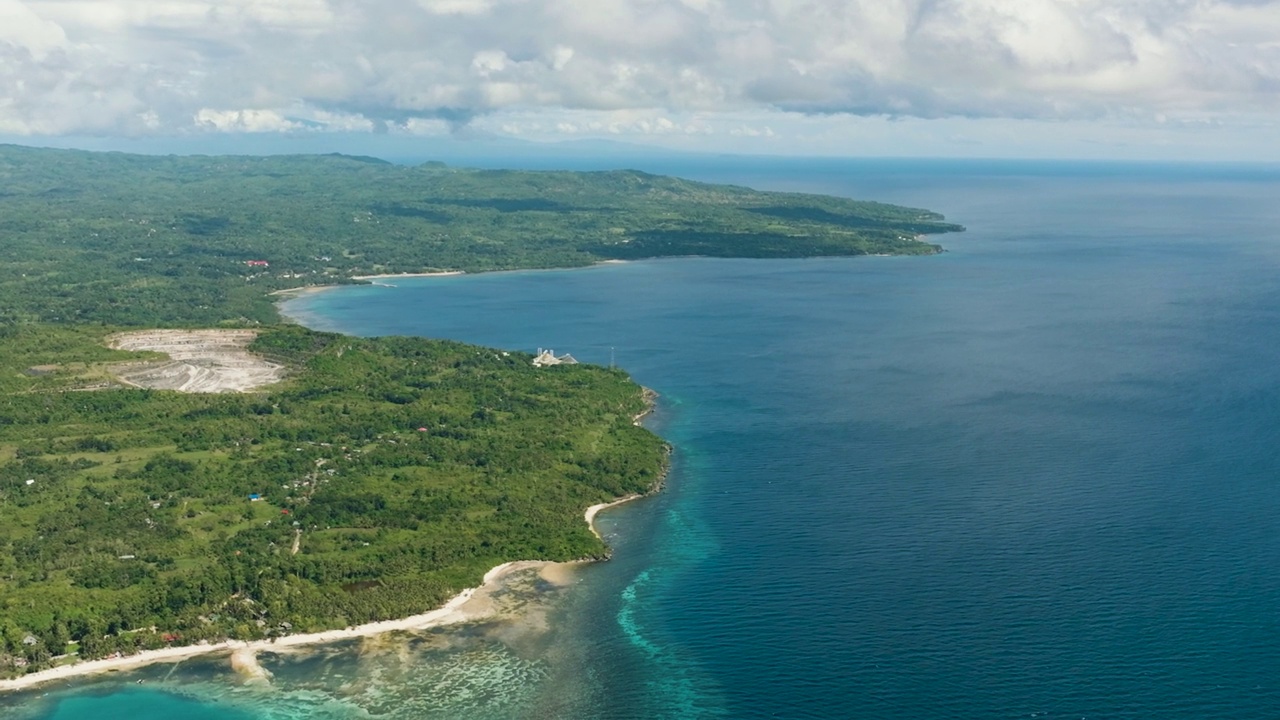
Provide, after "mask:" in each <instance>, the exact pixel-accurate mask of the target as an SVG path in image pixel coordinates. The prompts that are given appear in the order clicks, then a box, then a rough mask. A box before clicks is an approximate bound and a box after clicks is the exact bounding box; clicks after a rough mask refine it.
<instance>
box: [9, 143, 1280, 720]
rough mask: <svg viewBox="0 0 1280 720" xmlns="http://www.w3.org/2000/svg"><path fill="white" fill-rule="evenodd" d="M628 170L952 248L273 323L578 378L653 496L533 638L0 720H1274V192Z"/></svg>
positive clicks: (1066, 181) (546, 282) (473, 294)
mask: <svg viewBox="0 0 1280 720" xmlns="http://www.w3.org/2000/svg"><path fill="white" fill-rule="evenodd" d="M644 169H648V170H653V171H657V172H670V173H674V174H680V175H684V176H687V177H694V178H698V179H708V180H715V181H731V182H737V183H739V184H744V185H751V186H755V187H760V188H767V189H785V190H803V191H814V192H827V193H833V194H841V195H849V196H854V197H860V198H867V199H876V200H883V201H888V202H895V203H901V204H908V205H914V206H920V207H925V208H929V209H932V210H938V211H940V212H943V213H945V214H946V215H947V216H948V218H949V219H951V220H953V221H955V222H959V223H962V224H964V225H966V226H967V227H968V228H969V230H968V232H966V233H963V234H958V235H946V236H942V237H941V238H939V239H938V241H939V242H941V244H943V245H944V246H945V247H946V248H947V250H948V252H946V253H945V254H942V255H938V256H934V257H923V258H854V259H815V260H785V261H763V260H712V259H675V260H661V261H646V262H635V263H628V264H619V265H604V266H598V267H595V268H590V269H583V270H566V271H546V272H515V273H497V274H491V275H478V276H460V277H448V278H430V279H397V280H393V281H391V282H392V283H394V285H395V287H376V286H375V287H369V286H365V287H352V288H343V289H340V290H333V291H329V292H325V293H320V294H316V295H312V296H308V297H303V298H300V299H298V300H294V301H291V302H290V303H289V304H288V306H287V308H286V310H287V312H288V313H289V314H290V315H292V316H293V317H296V318H299V319H300V320H302V321H304V322H305V323H306V324H308V325H310V326H312V327H316V328H320V329H330V330H340V331H344V332H350V333H355V334H360V335H383V334H415V335H425V336H432V337H445V338H452V339H458V340H463V341H467V342H474V343H480V344H484V345H491V346H497V347H502V348H508V349H518V350H529V351H532V350H534V349H535V348H537V347H551V348H554V349H556V350H557V351H558V352H571V353H573V355H575V356H576V357H577V358H578V359H580V360H584V361H588V362H597V363H608V362H609V360H610V357H611V356H612V357H613V358H615V360H616V362H617V364H618V365H620V366H622V367H624V368H626V369H627V370H629V371H630V372H631V373H632V374H633V376H634V377H635V379H636V380H637V381H638V382H640V383H642V384H644V385H646V386H649V387H651V388H654V389H656V390H657V391H658V392H660V393H661V395H662V397H661V400H660V405H659V409H658V412H657V413H656V414H655V415H654V416H653V417H652V418H651V420H650V421H649V425H650V427H652V428H653V429H654V430H655V431H657V432H659V433H660V434H662V435H663V436H664V437H666V438H667V439H668V440H669V441H670V442H671V443H672V444H673V445H674V447H675V451H676V452H675V456H674V467H673V472H672V473H671V475H670V478H669V483H668V487H667V489H666V491H665V492H663V493H662V494H660V495H658V496H655V497H653V498H650V499H647V500H643V501H640V502H636V503H632V504H630V505H627V506H623V507H622V508H619V509H617V510H615V511H612V512H610V513H607V514H605V515H604V516H603V521H602V526H603V528H604V529H605V531H606V534H607V535H608V537H609V539H610V541H611V543H612V544H613V545H614V547H615V550H616V552H615V555H614V559H613V560H611V561H610V562H608V563H603V564H599V565H595V566H591V567H589V568H587V569H586V570H584V571H582V573H581V578H580V582H579V583H578V584H577V585H576V586H574V588H573V589H572V590H571V591H570V592H568V593H567V594H566V595H565V597H564V598H563V599H561V600H559V601H558V602H557V605H556V609H555V610H554V611H553V612H552V614H551V616H550V620H551V622H550V625H551V626H552V630H551V631H550V633H549V636H548V637H546V638H544V639H542V640H541V641H539V642H538V643H537V644H536V647H531V646H528V645H524V646H522V645H520V644H519V643H515V644H506V645H504V644H503V642H502V641H501V639H498V640H495V639H493V638H492V637H485V638H482V639H479V640H474V639H473V640H474V641H473V642H471V643H470V644H468V643H467V642H463V641H462V640H458V641H456V642H455V641H452V640H450V641H448V642H445V641H443V640H441V641H440V642H441V643H443V645H440V644H439V643H438V644H437V646H433V647H432V649H431V651H430V652H428V653H426V654H419V655H414V656H413V657H412V659H411V660H410V661H406V660H404V659H403V658H401V659H400V660H397V661H392V660H385V659H384V660H379V661H378V663H376V664H374V665H369V664H362V662H363V661H361V660H359V658H358V657H357V656H359V653H355V652H353V653H351V655H352V658H354V659H351V658H349V659H346V660H344V659H343V657H342V655H341V653H339V652H338V651H337V650H335V651H334V652H333V653H332V654H331V655H330V656H326V657H324V658H319V659H312V660H308V661H306V662H303V661H292V663H291V664H288V665H281V666H276V667H273V671H274V672H275V673H276V681H275V685H274V687H272V688H269V689H266V690H263V689H257V690H254V691H252V692H250V691H248V690H245V689H244V688H240V687H239V686H238V685H237V684H236V683H235V682H234V681H233V680H230V679H227V678H226V677H225V676H224V675H218V674H217V673H215V672H213V671H211V670H207V669H206V670H201V669H200V666H198V665H197V666H192V667H187V668H184V669H181V670H180V671H179V673H178V676H177V677H178V678H179V679H173V678H172V677H170V676H169V675H166V673H169V672H170V670H171V669H166V668H160V669H153V670H152V671H149V672H150V673H151V674H149V675H147V676H146V679H147V680H148V683H147V684H145V685H143V686H141V688H146V690H142V689H141V688H140V687H138V686H133V685H130V684H128V680H121V681H114V680H108V681H97V682H93V683H90V684H88V685H87V686H85V687H79V686H76V687H72V688H71V689H70V690H65V689H58V688H54V689H52V690H48V691H47V692H49V693H50V694H49V696H48V697H44V698H39V697H37V695H36V694H28V695H26V696H21V697H18V698H17V699H14V698H12V697H11V698H9V699H8V700H5V699H3V698H0V714H2V712H3V711H5V708H6V705H5V704H4V703H6V702H7V703H9V704H8V707H9V708H11V709H14V710H20V711H22V712H23V715H24V717H29V718H39V719H40V720H46V719H54V718H56V720H84V719H86V718H93V719H94V720H104V719H105V718H114V717H122V718H130V720H149V719H150V718H169V717H184V718H189V719H190V720H197V719H198V718H202V717H204V716H202V715H200V713H201V712H206V713H213V714H212V715H209V716H210V717H221V718H232V717H234V718H235V720H241V717H239V716H236V715H234V714H232V713H242V714H243V717H244V718H251V719H254V720H257V719H261V718H288V717H324V718H329V717H333V718H339V717H387V718H427V717H459V718H465V717H486V718H487V717H529V718H561V717H563V718H597V717H598V718H686V717H687V718H695V717H725V718H772V717H777V718H866V719H868V720H880V719H898V718H964V719H967V718H973V719H986V718H1032V717H1036V718H1070V719H1071V720H1076V719H1077V718H1089V719H1090V720H1098V719H1104V718H1111V719H1131V718H1132V719H1136V718H1144V719H1145V718H1161V719H1167V720H1183V719H1185V720H1201V719H1204V718H1240V719H1246V718H1250V719H1251V718H1256V719H1258V720H1275V719H1276V718H1280V169H1277V168H1265V167H1256V166H1255V167H1249V166H1176V165H1169V166H1161V165H1145V166H1132V165H1105V164H1065V163H1057V164H1054V163H984V162H976V161H970V162H940V161H939V162H932V161H835V160H807V161H801V160H767V159H754V160H744V159H719V160H710V161H705V162H700V163H694V162H692V161H691V162H689V163H688V164H684V165H675V164H671V163H668V164H666V165H663V166H649V167H644ZM395 662H399V663H400V664H399V665H396V664H394V663H395ZM344 663H345V664H344ZM406 663H407V664H406ZM321 676H323V677H324V678H326V681H325V682H323V683H321V682H319V681H316V680H315V678H316V677H321ZM132 677H133V676H130V678H132ZM166 678H168V679H167V680H166ZM370 678H373V680H371V679H370ZM374 680H377V682H374ZM353 687H354V688H356V689H354V690H353V689H352V688H353ZM218 688H223V691H219V690H218ZM215 700H216V701H217V702H215ZM175 703H185V704H186V705H187V706H180V705H175Z"/></svg>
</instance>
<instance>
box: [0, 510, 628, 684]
mask: <svg viewBox="0 0 1280 720" xmlns="http://www.w3.org/2000/svg"><path fill="white" fill-rule="evenodd" d="M640 497H643V496H642V495H629V496H627V497H624V498H620V499H618V500H614V501H613V502H608V503H600V504H598V505H592V506H591V507H589V508H587V510H586V512H585V513H584V514H583V517H584V518H585V519H586V521H587V524H588V525H589V526H590V527H591V531H592V532H593V533H595V535H596V537H601V536H600V532H599V531H598V530H597V529H596V526H595V518H596V515H597V514H599V513H600V512H601V511H602V510H606V509H608V508H612V507H616V506H618V505H621V504H623V503H626V502H630V501H632V500H635V499H637V498H640ZM576 564H578V563H558V562H550V561H545V560H516V561H513V562H507V563H503V564H501V565H498V566H496V567H494V568H492V569H491V570H489V572H487V573H485V575H484V579H483V580H482V581H481V584H480V585H479V586H478V587H474V588H467V589H466V590H463V591H462V592H460V593H458V594H457V595H455V596H453V598H451V599H450V600H449V601H448V602H447V603H445V604H444V605H443V606H441V607H439V608H436V609H435V610H432V611H430V612H425V613H422V614H420V615H413V616H411V617H406V618H401V619H399V620H384V621H381V622H373V623H368V624H365V625H358V626H355V627H349V628H345V629H342V630H326V631H324V632H317V633H301V634H298V635H286V636H283V637H278V638H274V639H270V640H253V641H242V640H225V641H223V642H219V643H204V644H198V645H186V646H182V647H168V648H161V649H159V650H146V651H143V652H140V653H138V654H136V655H126V656H122V657H114V658H103V659H101V660H89V661H85V662H78V663H73V664H70V665H61V666H58V667H55V668H50V669H48V670H41V671H39V672H35V673H31V674H30V675H24V676H22V677H20V678H15V679H12V680H0V692H5V691H13V690H23V689H27V688H31V687H34V686H36V685H41V684H44V683H49V682H54V681H58V680H67V679H70V678H74V677H79V676H82V675H94V674H97V673H104V672H113V671H122V670H130V669H134V668H139V667H142V666H144V665H151V664H155V663H165V662H178V661H181V660H185V659H187V658H192V657H196V656H199V655H209V654H213V653H223V652H225V653H228V654H229V656H230V657H229V662H230V663H231V666H232V667H233V668H234V669H235V670H236V671H237V672H240V673H241V674H243V675H246V676H247V677H249V678H251V679H257V680H261V681H265V680H267V679H268V676H267V675H266V674H265V672H264V671H262V669H261V668H260V667H259V666H258V664H257V660H256V658H257V654H258V653H260V652H280V651H283V650H286V649H289V648H297V647H302V646H306V645H318V644H323V643H332V642H339V641H342V640H352V639H355V638H362V637H369V636H372V635H380V634H382V633H388V632H397V631H407V630H425V629H427V628H433V627H442V626H446V625H456V624H459V623H465V622H470V621H473V620H480V619H483V618H485V617H488V616H490V615H491V614H492V613H493V607H492V603H490V602H489V596H490V595H491V594H492V593H493V592H495V591H497V590H499V589H501V587H502V582H503V579H504V578H506V577H507V576H509V575H511V574H513V573H517V572H520V571H523V570H527V569H530V568H540V569H541V570H542V572H543V573H544V574H546V573H548V572H551V575H552V576H554V575H560V576H563V572H562V571H564V570H567V569H568V568H569V567H570V566H573V565H576Z"/></svg>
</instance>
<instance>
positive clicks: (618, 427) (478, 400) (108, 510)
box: [0, 327, 665, 674]
mask: <svg viewBox="0 0 1280 720" xmlns="http://www.w3.org/2000/svg"><path fill="white" fill-rule="evenodd" d="M98 340H99V338H98V337H96V336H95V333H94V332H90V331H84V330H76V329H66V328H57V327H24V328H22V329H20V330H17V331H11V332H9V333H7V334H6V337H4V338H3V339H0V379H2V381H3V385H0V388H2V390H3V393H2V394H0V517H2V518H3V522H0V674H5V673H13V672H19V671H29V670H32V669H36V668H38V667H41V666H42V665H43V664H45V663H47V662H49V661H50V658H51V657H52V656H55V655H62V654H63V653H65V652H67V651H68V649H70V650H78V651H79V655H80V657H99V656H101V655H104V654H107V653H109V652H114V651H116V650H123V651H125V652H132V651H133V650H135V649H138V648H143V647H156V646H160V645H163V644H171V643H182V644H186V643H190V642H194V641H196V640H200V639H206V638H210V639H216V638H223V637H237V638H254V637H263V636H266V635H271V634H278V633H283V632H296V631H305V630H317V629H322V628H333V627H343V626H347V625H352V624H358V623H363V622H367V621H372V620H379V619H389V618H396V617H403V616H407V615H412V614H415V613H419V612H423V611H424V610H427V609H430V608H431V607H434V606H436V605H438V604H439V603H441V602H443V601H444V600H445V599H446V598H448V597H449V596H450V595H452V594H453V593H456V592H457V591H459V590H461V589H462V588H464V587H470V586H474V585H476V584H477V583H478V581H479V579H480V577H481V576H482V575H483V574H484V572H485V571H486V570H488V569H489V568H490V567H493V566H494V565H497V564H499V563H502V562H504V561H507V560H513V559H525V558H528V559H548V560H569V559H574V558H582V557H600V556H602V555H603V554H604V553H605V552H606V548H605V547H604V545H603V544H602V543H601V541H600V540H599V539H598V538H596V537H595V536H594V535H593V534H592V533H591V532H590V529H589V528H588V527H587V525H586V523H584V522H583V519H582V511H583V509H584V508H585V507H587V506H588V505H591V504H594V503H597V502H601V501H605V500H609V499H612V498H615V497H618V496H621V495H626V494H630V493H642V492H647V491H649V490H651V489H652V487H653V486H654V485H655V483H657V482H658V481H659V479H660V473H661V468H662V467H663V464H664V453H665V450H664V445H663V443H662V442H661V441H660V440H659V439H658V438H656V437H655V436H654V435H653V434H652V433H650V432H649V431H647V430H645V429H643V428H640V427H638V426H636V425H635V424H634V423H633V422H632V419H633V417H634V416H635V415H636V414H638V413H640V412H642V411H643V410H644V407H645V404H644V400H643V398H642V396H641V391H640V388H639V387H637V386H636V385H634V384H633V383H631V382H630V381H629V380H628V378H627V377H626V375H625V374H624V373H622V372H620V371H614V370H609V369H605V368H600V367H592V366H585V365H578V366H559V367H553V368H535V367H533V365H532V364H531V363H530V359H531V358H530V356H529V355H527V354H523V353H504V352H500V351H495V350H489V349H485V348H478V347H473V346H468V345H462V344H459V343H453V342H447V341H436V340H425V339H417V338H382V339H376V340H365V339H357V338H351V337H345V336H340V335H332V334H323V333H314V332H310V331H307V330H304V329H302V328H297V327H282V328H280V329H275V330H271V331H267V332H265V333H263V334H262V335H261V336H260V337H259V338H258V340H257V341H256V342H255V344H254V345H253V346H252V347H251V349H252V350H254V351H255V352H259V353H262V354H264V355H266V356H268V357H271V358H275V359H278V360H281V361H285V362H287V363H289V364H290V365H291V366H292V367H294V368H296V370H295V372H294V374H293V377H292V378H291V379H289V380H287V381H285V382H284V383H282V384H280V385H278V386H275V387H272V388H270V389H269V391H267V392H264V393H261V394H223V395H201V394H182V393H177V392H171V391H151V390H145V389H125V388H119V389H112V390H102V391H96V392H93V391H90V392H74V391H73V390H74V389H76V388H78V387H81V386H82V385H83V384H84V382H85V380H84V377H85V374H86V372H88V371H89V370H91V369H92V368H94V367H98V366H100V364H101V363H104V362H110V361H113V360H120V359H126V358H130V357H132V355H130V354H126V353H117V352H115V351H111V350H107V349H105V348H103V347H102V346H101V345H100V344H99V343H98ZM32 367H39V368H41V369H40V371H38V372H34V373H33V372H32V371H31V368H32ZM255 496H256V498H257V499H254V498H255ZM152 627H155V628H157V630H156V631H155V632H152V631H151V630H150V628H152ZM24 640H28V642H26V643H24ZM32 640H34V642H31V641H32ZM68 641H75V643H76V644H72V645H71V646H70V648H68V645H67V643H68Z"/></svg>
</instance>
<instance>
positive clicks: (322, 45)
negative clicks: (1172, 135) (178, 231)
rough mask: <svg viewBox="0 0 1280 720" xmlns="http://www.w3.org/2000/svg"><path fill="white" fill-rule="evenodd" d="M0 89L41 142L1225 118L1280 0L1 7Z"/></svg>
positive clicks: (1262, 73) (1279, 64)
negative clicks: (553, 117)
mask: <svg viewBox="0 0 1280 720" xmlns="http://www.w3.org/2000/svg"><path fill="white" fill-rule="evenodd" d="M0 82H3V87H4V88H5V90H6V92H5V93H4V94H3V96H0V131H4V132H9V133H31V134H60V133H73V132H82V133H83V132H87V133H100V134H140V133H154V132H182V131H186V130H193V129H205V130H207V129H234V130H237V131H243V130H255V131H262V132H274V131H282V130H288V131H299V130H302V129H305V128H311V129H317V128H318V129H323V128H326V127H328V128H333V129H344V130H349V129H353V128H361V127H367V128H368V129H370V130H379V129H382V128H385V127H386V126H388V125H391V126H393V127H399V128H408V127H409V125H410V123H412V122H420V123H428V124H431V123H434V124H435V125H430V126H431V127H435V126H436V125H438V124H440V123H444V124H446V125H452V126H454V127H457V126H458V125H460V124H464V123H466V122H468V121H471V120H472V119H473V118H475V117H479V116H484V115H486V114H490V113H498V114H500V115H502V116H503V117H505V118H511V117H513V115H514V114H518V113H520V112H522V111H525V110H544V111H546V112H549V113H552V114H555V113H560V114H561V116H562V119H563V120H564V121H565V124H566V127H568V126H572V127H574V128H575V130H574V133H575V134H586V133H590V132H600V133H621V132H630V131H632V130H630V129H634V130H635V131H637V132H646V133H657V132H661V131H664V128H662V127H661V126H660V125H659V124H657V121H656V119H654V118H646V121H647V122H649V123H651V125H650V126H649V129H648V130H645V129H644V128H643V127H641V126H640V125H638V124H636V122H635V121H632V120H611V121H609V122H601V123H600V125H599V127H597V128H594V129H592V127H591V123H590V122H585V123H584V122H582V121H581V120H580V119H579V118H576V117H570V115H572V114H574V113H613V112H633V113H641V114H643V113H656V114H658V115H661V114H663V113H666V114H668V115H672V117H673V118H674V115H676V114H681V113H685V114H689V113H692V114H699V113H702V114H725V113H752V112H754V113H756V114H757V115H759V114H761V113H769V112H780V111H781V112H786V111H797V112H802V113H809V114H814V115H821V114H828V113H845V114H852V115H869V116H870V115H894V116H902V117H920V118H941V117H992V118H1000V117H1008V118H1044V119H1078V118H1125V117H1149V118H1155V117H1156V116H1157V115H1164V116H1166V117H1168V118H1171V119H1175V120H1176V119H1178V118H1182V117H1193V116H1194V117H1200V116H1201V115H1204V114H1209V115H1214V116H1222V117H1228V118H1229V117H1234V116H1245V115H1253V114H1263V113H1268V112H1275V111H1276V110H1280V2H1275V1H1267V0H1017V1H1016V2H1015V1H1014V0H734V1H733V2H728V1H727V0H590V2H587V1H585V0H0ZM291 118H292V119H291ZM671 122H672V124H673V128H670V129H665V131H668V132H675V130H677V129H679V130H680V132H685V131H684V130H683V129H682V128H683V127H684V123H682V122H680V121H678V120H675V119H672V120H671ZM1153 122H1154V121H1153ZM515 123H516V126H519V122H518V121H515ZM554 126H555V123H554V122H551V123H550V125H549V127H552V128H554ZM757 126H759V127H763V125H760V124H759V123H756V124H748V125H746V126H744V127H747V128H749V129H755V130H756V131H757V132H756V134H755V135H752V133H749V132H746V131H742V132H740V135H741V136H743V137H759V138H767V137H768V135H767V133H764V132H762V131H759V127H757ZM420 127H421V126H420ZM725 127H726V128H727V127H729V126H728V125H726V126H725ZM775 130H777V128H775ZM725 132H728V130H726V131H725Z"/></svg>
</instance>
